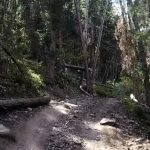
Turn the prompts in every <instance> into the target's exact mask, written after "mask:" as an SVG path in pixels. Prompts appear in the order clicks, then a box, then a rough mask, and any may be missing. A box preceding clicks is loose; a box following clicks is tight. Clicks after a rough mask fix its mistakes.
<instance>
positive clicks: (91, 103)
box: [0, 96, 150, 150]
mask: <svg viewBox="0 0 150 150" xmlns="http://www.w3.org/2000/svg"><path fill="white" fill-rule="evenodd" d="M103 117H109V118H115V119H116V120H117V124H118V127H117V128H116V127H111V126H102V125H100V120H101V119H102V118H103ZM0 122H1V123H3V124H4V125H6V126H9V127H10V128H11V129H12V133H13V134H14V135H15V136H16V142H11V141H10V140H7V139H6V138H5V139H4V138H1V139H0V150H60V149H61V150H132V149H133V150H140V149H141V150H144V149H145V150H146V149H147V150H149V149H150V143H149V140H148V139H146V138H144V140H143V137H142V134H141V133H142V129H141V127H140V125H139V124H138V123H137V122H135V121H133V119H132V118H131V117H129V116H128V115H127V113H126V111H125V110H124V109H123V107H122V104H121V102H120V101H119V100H116V99H113V98H102V99H101V98H98V97H95V98H93V97H86V96H84V97H83V96H82V97H77V98H75V99H66V100H65V101H59V102H58V101H57V100H52V101H51V103H50V105H49V106H46V107H40V108H35V109H30V108H29V109H27V110H22V111H17V112H12V113H6V114H5V115H3V117H2V118H1V120H0ZM140 129H141V130H140ZM137 135H138V136H137Z"/></svg>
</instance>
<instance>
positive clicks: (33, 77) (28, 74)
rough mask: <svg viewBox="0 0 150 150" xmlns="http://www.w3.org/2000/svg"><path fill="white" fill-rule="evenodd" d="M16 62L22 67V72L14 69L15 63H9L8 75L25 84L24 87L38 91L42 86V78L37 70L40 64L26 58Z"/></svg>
mask: <svg viewBox="0 0 150 150" xmlns="http://www.w3.org/2000/svg"><path fill="white" fill-rule="evenodd" d="M18 62H19V65H20V66H21V68H22V73H23V74H22V73H20V72H18V71H17V70H16V66H15V64H11V67H10V76H11V77H12V78H13V79H14V81H16V83H20V84H22V85H25V87H26V88H28V89H29V88H32V89H34V90H36V91H37V92H38V93H40V89H41V87H43V86H44V83H43V78H42V76H41V75H40V72H39V70H40V69H41V64H40V63H37V62H35V61H29V60H26V59H24V60H18Z"/></svg>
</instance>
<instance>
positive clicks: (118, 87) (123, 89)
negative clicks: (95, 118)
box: [112, 77, 133, 98]
mask: <svg viewBox="0 0 150 150" xmlns="http://www.w3.org/2000/svg"><path fill="white" fill-rule="evenodd" d="M132 91H133V84H132V80H131V78H129V77H121V81H120V82H118V83H115V84H114V85H113V90H112V95H113V96H114V97H118V98H123V97H126V96H129V95H130V94H131V93H132Z"/></svg>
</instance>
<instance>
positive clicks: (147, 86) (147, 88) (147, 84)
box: [127, 0, 150, 106]
mask: <svg viewBox="0 0 150 150" xmlns="http://www.w3.org/2000/svg"><path fill="white" fill-rule="evenodd" d="M127 4H128V6H129V7H131V6H133V4H132V1H131V0H128V1H127ZM132 20H133V24H134V27H135V31H136V32H140V26H139V22H138V17H137V15H136V14H134V15H133V17H132ZM137 46H138V50H139V55H138V58H139V61H140V63H141V64H142V72H143V75H144V92H145V98H146V103H147V105H148V106H150V99H149V98H150V81H149V68H148V66H147V60H146V57H147V53H146V49H145V46H144V42H143V41H142V39H139V41H138V43H137Z"/></svg>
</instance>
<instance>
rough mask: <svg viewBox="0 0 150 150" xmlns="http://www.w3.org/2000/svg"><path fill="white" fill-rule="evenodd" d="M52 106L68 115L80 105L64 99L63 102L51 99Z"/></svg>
mask: <svg viewBox="0 0 150 150" xmlns="http://www.w3.org/2000/svg"><path fill="white" fill-rule="evenodd" d="M51 106H52V107H53V108H54V109H56V110H57V111H58V112H60V113H62V114H65V115H68V114H69V112H70V111H71V110H72V109H74V108H77V107H78V105H75V104H72V103H67V102H64V101H61V102H57V101H55V100H52V101H51Z"/></svg>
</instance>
